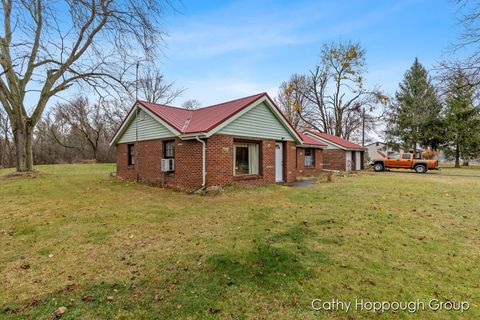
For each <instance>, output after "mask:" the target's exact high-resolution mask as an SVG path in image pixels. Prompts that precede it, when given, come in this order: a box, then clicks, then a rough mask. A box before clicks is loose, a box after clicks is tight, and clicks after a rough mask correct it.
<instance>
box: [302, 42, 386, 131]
mask: <svg viewBox="0 0 480 320" xmlns="http://www.w3.org/2000/svg"><path fill="white" fill-rule="evenodd" d="M365 73H366V65H365V49H363V48H362V47H361V46H360V44H358V43H331V44H327V45H325V46H324V47H323V49H322V52H321V60H320V63H319V64H318V65H317V66H316V67H315V68H314V69H313V70H311V71H310V72H309V74H308V75H307V76H306V81H305V82H300V83H299V84H300V85H299V86H298V87H297V88H296V90H297V91H298V92H299V93H300V94H301V95H302V96H303V97H304V98H305V100H306V103H307V105H306V107H304V108H303V109H304V110H306V112H304V113H301V112H300V113H299V115H300V116H301V118H302V120H303V121H305V123H307V124H308V125H310V126H311V127H313V128H315V129H317V130H319V131H321V132H325V133H329V134H333V135H336V136H339V137H343V138H346V139H349V138H350V136H352V135H353V134H354V133H355V132H356V131H358V130H360V129H361V127H362V123H363V119H365V120H366V121H373V120H375V119H376V118H377V117H375V116H374V115H373V113H372V112H373V111H374V109H375V107H376V106H377V105H378V104H379V103H381V104H386V103H387V101H388V97H387V96H385V95H384V94H383V93H382V92H381V91H380V90H379V88H373V89H370V90H369V89H366V88H365V87H364V77H363V76H364V74H365ZM363 110H365V111H366V112H367V113H366V114H365V118H363Z"/></svg>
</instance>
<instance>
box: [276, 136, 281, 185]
mask: <svg viewBox="0 0 480 320" xmlns="http://www.w3.org/2000/svg"><path fill="white" fill-rule="evenodd" d="M275 182H283V143H281V142H276V143H275Z"/></svg>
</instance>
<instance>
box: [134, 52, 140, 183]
mask: <svg viewBox="0 0 480 320" xmlns="http://www.w3.org/2000/svg"><path fill="white" fill-rule="evenodd" d="M139 67H140V61H137V68H136V71H135V145H134V148H135V150H134V152H135V173H136V180H137V182H138V181H139V180H140V177H139V175H138V111H139V110H138V102H137V101H138V68H139Z"/></svg>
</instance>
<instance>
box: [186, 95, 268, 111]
mask: <svg viewBox="0 0 480 320" xmlns="http://www.w3.org/2000/svg"><path fill="white" fill-rule="evenodd" d="M264 94H267V93H266V92H261V93H257V94H252V95H251V96H247V97H243V98H238V99H233V100H229V101H225V102H220V103H217V104H212V105H209V106H206V107H203V108H198V109H195V110H193V111H199V110H203V109H208V108H211V107H217V106H219V105H222V104H227V103H231V102H235V101H239V100H244V99H248V98H253V97H256V96H261V95H264Z"/></svg>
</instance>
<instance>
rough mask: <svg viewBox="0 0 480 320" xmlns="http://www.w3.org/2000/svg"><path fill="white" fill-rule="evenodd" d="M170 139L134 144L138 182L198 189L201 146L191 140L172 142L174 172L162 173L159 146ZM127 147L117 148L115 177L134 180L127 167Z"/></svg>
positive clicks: (133, 172) (124, 144) (129, 167)
mask: <svg viewBox="0 0 480 320" xmlns="http://www.w3.org/2000/svg"><path fill="white" fill-rule="evenodd" d="M168 140H172V139H165V140H148V141H139V142H138V143H137V150H136V152H137V157H138V160H137V165H138V178H139V180H140V181H146V182H149V183H153V184H158V185H162V186H171V187H175V188H180V189H188V190H192V189H195V188H198V187H200V186H201V185H202V146H201V144H200V142H198V141H195V140H189V141H183V140H180V139H179V138H176V139H175V172H172V173H165V174H163V173H162V170H161V160H162V159H163V143H164V141H168ZM127 146H128V144H127V143H122V144H118V145H117V176H118V177H119V178H123V179H127V180H135V179H136V168H135V166H129V165H128V155H127V151H128V147H127Z"/></svg>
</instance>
